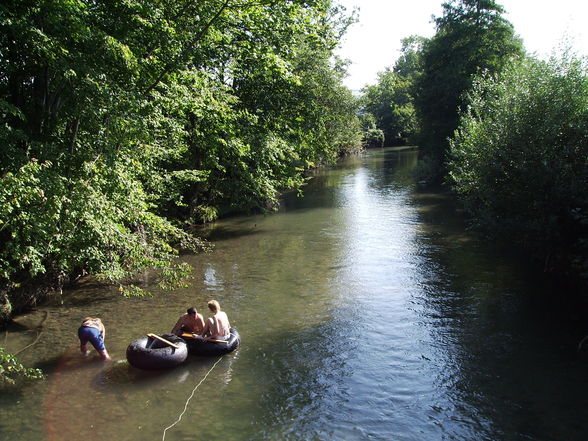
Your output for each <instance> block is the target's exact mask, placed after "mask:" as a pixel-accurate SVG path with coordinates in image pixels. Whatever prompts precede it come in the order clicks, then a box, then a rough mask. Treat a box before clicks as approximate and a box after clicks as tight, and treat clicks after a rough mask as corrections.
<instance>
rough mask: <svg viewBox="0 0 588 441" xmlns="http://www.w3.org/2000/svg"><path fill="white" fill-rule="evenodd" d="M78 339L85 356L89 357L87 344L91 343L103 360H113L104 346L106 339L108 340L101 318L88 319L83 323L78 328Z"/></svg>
mask: <svg viewBox="0 0 588 441" xmlns="http://www.w3.org/2000/svg"><path fill="white" fill-rule="evenodd" d="M78 338H79V339H80V351H81V352H82V354H84V355H88V352H89V351H88V347H87V344H88V342H90V343H91V344H92V346H94V349H96V350H97V351H98V353H99V354H100V357H102V359H103V360H111V358H110V355H108V352H107V351H106V347H105V346H104V339H105V338H106V328H104V325H103V324H102V320H100V319H99V318H93V317H86V318H85V319H84V320H83V321H82V325H81V326H80V327H79V328H78Z"/></svg>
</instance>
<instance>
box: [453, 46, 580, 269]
mask: <svg viewBox="0 0 588 441" xmlns="http://www.w3.org/2000/svg"><path fill="white" fill-rule="evenodd" d="M586 72H587V70H586V60H583V59H579V58H577V57H576V56H574V55H571V54H568V53H564V55H563V56H562V57H561V58H559V59H558V58H555V57H554V58H552V59H551V60H549V61H540V60H537V59H534V58H530V57H529V58H526V59H524V60H522V61H520V60H519V61H513V62H512V63H511V64H510V65H509V66H508V67H507V68H506V69H505V71H504V72H503V73H502V74H501V75H499V76H498V77H491V76H485V77H482V78H480V79H479V80H478V81H477V82H476V83H475V85H474V90H473V92H472V93H471V94H470V96H469V107H468V111H467V112H466V113H465V114H464V115H463V116H462V118H461V122H460V125H459V129H458V130H457V131H456V133H455V138H454V139H453V140H452V141H451V151H450V155H451V157H450V164H449V169H450V173H449V179H450V181H451V183H452V185H453V187H454V189H455V190H456V191H457V192H458V193H459V195H460V196H461V197H462V198H463V200H464V202H465V207H466V209H467V211H468V212H469V213H470V214H471V215H472V220H473V221H474V223H475V224H476V225H477V226H478V227H479V228H481V229H483V230H485V231H486V232H487V233H488V234H490V235H492V236H503V238H504V239H506V240H512V241H513V242H514V243H518V244H519V246H522V247H525V248H526V249H529V250H530V251H531V252H532V254H533V255H534V256H536V257H541V258H543V259H546V260H547V261H551V262H553V261H554V259H553V258H558V259H560V261H561V260H562V259H563V261H564V262H565V263H566V265H571V266H574V267H576V269H577V270H579V271H580V272H585V271H586V269H587V268H588V260H587V258H586V256H587V251H588V243H587V239H588V229H587V224H588V222H587V221H588V217H587V216H588V163H587V158H588V136H587V131H586V128H587V127H588V79H587V76H586Z"/></svg>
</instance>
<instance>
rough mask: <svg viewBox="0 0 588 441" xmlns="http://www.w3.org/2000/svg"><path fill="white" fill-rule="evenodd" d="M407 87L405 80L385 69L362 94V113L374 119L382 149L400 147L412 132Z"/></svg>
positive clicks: (412, 115)
mask: <svg viewBox="0 0 588 441" xmlns="http://www.w3.org/2000/svg"><path fill="white" fill-rule="evenodd" d="M411 86H412V84H411V82H410V80H409V79H407V78H405V77H403V76H401V75H399V74H397V73H396V72H393V71H392V70H390V69H386V70H385V71H384V72H380V73H379V74H378V82H377V84H375V85H371V86H367V87H365V88H364V89H363V90H362V93H363V95H362V98H361V101H362V108H363V111H364V112H367V113H370V114H372V115H373V116H374V117H375V119H376V125H377V127H378V128H380V129H381V130H382V131H383V132H384V143H385V144H386V145H399V144H404V143H406V141H407V139H408V138H409V137H410V136H412V134H413V133H414V131H415V115H414V107H413V104H412V95H411Z"/></svg>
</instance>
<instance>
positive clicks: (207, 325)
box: [202, 318, 213, 337]
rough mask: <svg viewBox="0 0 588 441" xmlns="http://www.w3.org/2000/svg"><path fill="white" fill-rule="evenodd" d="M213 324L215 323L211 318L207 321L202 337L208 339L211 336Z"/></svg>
mask: <svg viewBox="0 0 588 441" xmlns="http://www.w3.org/2000/svg"><path fill="white" fill-rule="evenodd" d="M212 323H213V321H212V319H211V318H209V319H208V320H206V322H205V323H204V330H203V331H202V337H207V336H209V335H210V327H211V324H212Z"/></svg>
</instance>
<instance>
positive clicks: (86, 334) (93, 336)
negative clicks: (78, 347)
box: [78, 326, 106, 351]
mask: <svg viewBox="0 0 588 441" xmlns="http://www.w3.org/2000/svg"><path fill="white" fill-rule="evenodd" d="M78 337H79V338H80V342H81V343H82V344H86V343H88V342H90V343H92V346H94V348H95V349H96V350H97V351H104V350H105V349H106V348H105V347H104V339H103V338H102V334H100V331H99V330H98V329H96V328H90V327H88V326H80V327H79V329H78Z"/></svg>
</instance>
